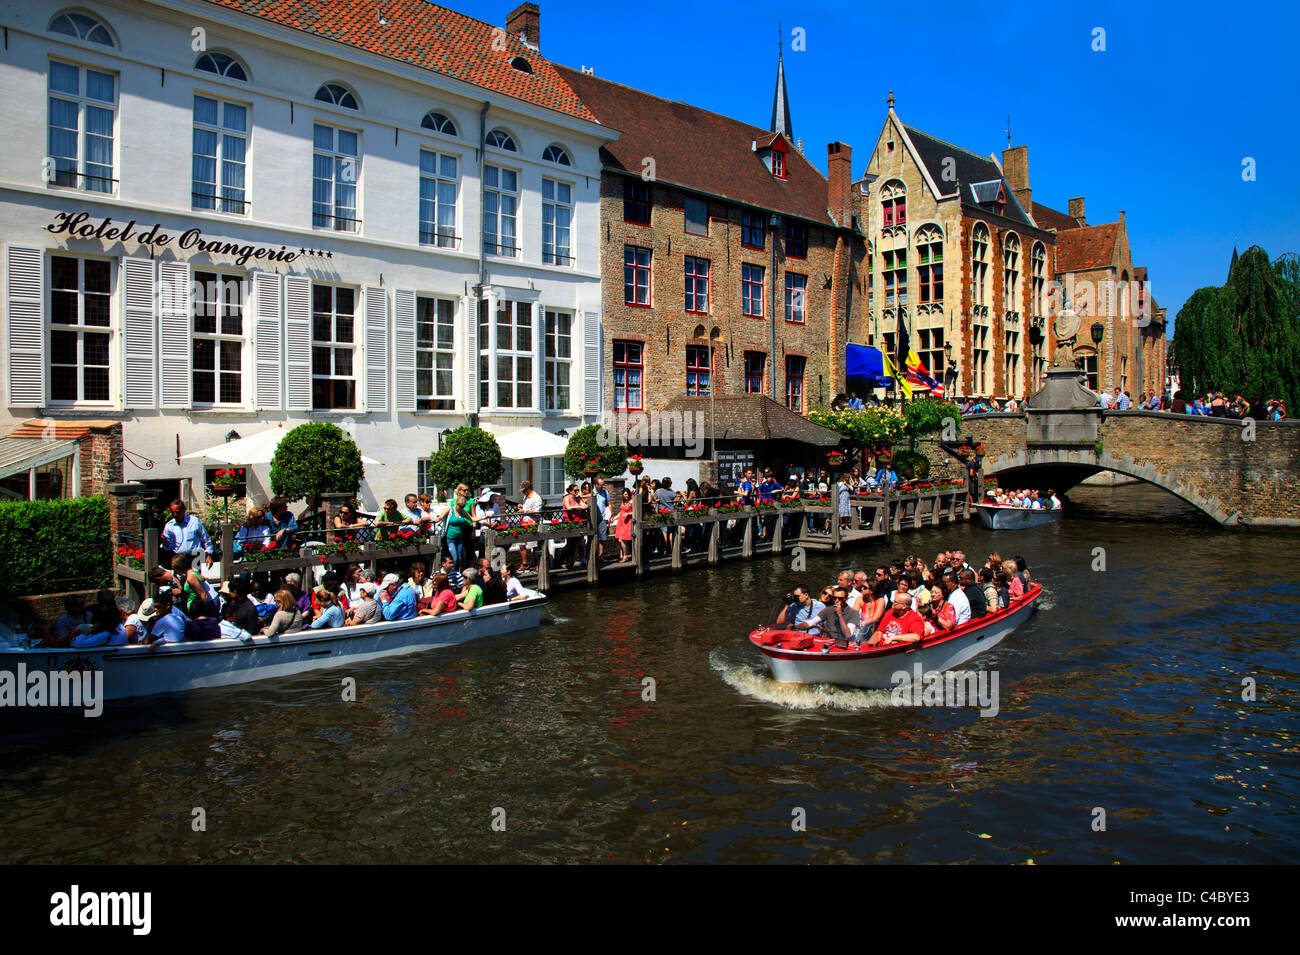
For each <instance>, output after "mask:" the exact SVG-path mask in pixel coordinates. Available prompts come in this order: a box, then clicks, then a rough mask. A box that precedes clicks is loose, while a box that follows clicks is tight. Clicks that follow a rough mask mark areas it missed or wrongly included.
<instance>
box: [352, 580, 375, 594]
mask: <svg viewBox="0 0 1300 955" xmlns="http://www.w3.org/2000/svg"><path fill="white" fill-rule="evenodd" d="M357 589H358V590H360V591H361V592H362V593H363V594H373V593H375V591H377V590H378V589H379V585H378V584H376V583H375V582H374V581H373V580H363V581H362V582H361V584H360V585H359V586H358V588H357Z"/></svg>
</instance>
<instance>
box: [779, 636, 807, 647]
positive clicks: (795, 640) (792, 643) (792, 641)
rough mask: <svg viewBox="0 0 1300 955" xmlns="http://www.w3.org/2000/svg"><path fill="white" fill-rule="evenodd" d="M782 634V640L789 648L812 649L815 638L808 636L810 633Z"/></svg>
mask: <svg viewBox="0 0 1300 955" xmlns="http://www.w3.org/2000/svg"><path fill="white" fill-rule="evenodd" d="M782 636H783V638H784V639H783V640H782V641H781V642H782V643H784V644H785V646H786V649H787V650H811V649H812V645H813V638H812V637H810V636H808V634H806V633H800V634H793V633H785V634H782Z"/></svg>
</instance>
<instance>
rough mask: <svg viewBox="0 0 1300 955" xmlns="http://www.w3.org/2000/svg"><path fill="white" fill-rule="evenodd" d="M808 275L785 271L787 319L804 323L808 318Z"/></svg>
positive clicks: (797, 323)
mask: <svg viewBox="0 0 1300 955" xmlns="http://www.w3.org/2000/svg"><path fill="white" fill-rule="evenodd" d="M807 307H808V276H806V275H799V274H798V273H795V272H786V273H785V320H786V321H787V322H792V323H794V324H796V325H802V324H804V322H805V321H806V320H807V314H808V312H807Z"/></svg>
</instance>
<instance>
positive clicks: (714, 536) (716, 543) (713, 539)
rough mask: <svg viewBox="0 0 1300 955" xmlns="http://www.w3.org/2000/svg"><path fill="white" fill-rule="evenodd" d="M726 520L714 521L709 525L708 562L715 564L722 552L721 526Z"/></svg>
mask: <svg viewBox="0 0 1300 955" xmlns="http://www.w3.org/2000/svg"><path fill="white" fill-rule="evenodd" d="M726 523H727V522H726V521H714V522H713V523H711V524H710V525H709V563H710V564H716V563H717V562H718V559H719V558H720V556H721V554H722V528H723V525H725V524H726Z"/></svg>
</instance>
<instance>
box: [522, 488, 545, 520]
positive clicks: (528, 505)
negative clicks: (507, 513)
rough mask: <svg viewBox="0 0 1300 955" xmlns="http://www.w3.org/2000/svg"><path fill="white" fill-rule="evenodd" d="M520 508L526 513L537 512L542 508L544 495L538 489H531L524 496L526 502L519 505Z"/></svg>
mask: <svg viewBox="0 0 1300 955" xmlns="http://www.w3.org/2000/svg"><path fill="white" fill-rule="evenodd" d="M519 509H520V510H521V511H523V512H524V513H525V514H536V513H538V512H539V511H541V509H542V496H541V495H540V494H538V493H537V492H536V491H529V492H528V496H527V497H526V498H524V503H523V504H521V505H519Z"/></svg>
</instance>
